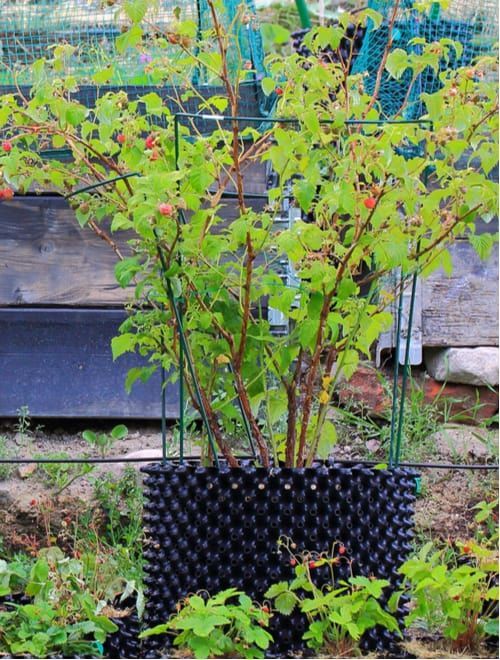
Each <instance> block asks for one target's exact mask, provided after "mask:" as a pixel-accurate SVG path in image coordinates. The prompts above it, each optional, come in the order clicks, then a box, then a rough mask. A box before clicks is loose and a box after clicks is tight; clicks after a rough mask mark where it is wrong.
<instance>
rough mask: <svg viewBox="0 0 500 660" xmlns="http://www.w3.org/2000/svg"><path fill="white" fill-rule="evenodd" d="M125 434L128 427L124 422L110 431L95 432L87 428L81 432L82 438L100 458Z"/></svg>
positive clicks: (123, 437) (125, 435)
mask: <svg viewBox="0 0 500 660" xmlns="http://www.w3.org/2000/svg"><path fill="white" fill-rule="evenodd" d="M127 435H128V429H127V427H126V426H125V425H124V424H118V426H115V427H114V428H113V429H111V432H110V433H95V432H94V431H89V430H87V431H84V432H83V433H82V437H83V439H84V440H85V441H86V442H88V443H89V445H90V446H91V447H92V448H93V449H96V450H97V451H98V452H99V454H100V455H101V457H102V458H104V457H105V456H106V454H107V453H108V451H109V450H110V449H111V447H113V445H114V444H115V442H116V441H117V440H124V439H125V438H126V437H127Z"/></svg>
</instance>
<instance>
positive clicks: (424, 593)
mask: <svg viewBox="0 0 500 660" xmlns="http://www.w3.org/2000/svg"><path fill="white" fill-rule="evenodd" d="M457 545H458V547H459V548H460V553H459V554H458V555H457V554H456V553H451V554H450V553H449V551H448V550H447V549H438V550H436V548H435V546H434V544H433V543H432V542H429V543H426V544H425V545H424V546H423V547H422V548H421V549H420V551H419V552H418V554H417V555H416V556H415V557H412V558H411V559H409V560H408V561H406V562H405V563H404V564H403V566H402V567H401V569H400V573H401V575H402V576H403V580H404V582H403V585H402V589H401V590H400V591H398V592H396V593H395V594H393V596H392V598H391V606H392V607H394V606H395V605H396V604H397V603H398V601H399V598H400V596H401V594H403V593H405V594H409V595H410V597H411V599H412V607H411V610H410V612H409V614H408V616H407V617H406V624H407V625H412V624H416V623H418V624H419V625H420V626H421V627H424V628H425V629H426V630H428V631H429V632H431V633H438V634H442V635H443V636H444V638H445V639H446V640H448V642H449V644H450V647H451V649H452V650H453V651H458V652H467V651H469V652H470V651H477V650H478V648H479V645H480V643H481V641H482V640H483V639H484V637H485V636H486V635H498V616H495V609H496V607H497V603H498V585H495V584H494V583H493V580H494V574H495V573H496V570H497V559H496V556H495V553H494V552H492V551H491V549H488V548H485V547H484V546H481V545H478V544H477V543H475V542H474V541H470V542H468V543H458V544H457Z"/></svg>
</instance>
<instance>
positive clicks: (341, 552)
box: [339, 545, 345, 555]
mask: <svg viewBox="0 0 500 660" xmlns="http://www.w3.org/2000/svg"><path fill="white" fill-rule="evenodd" d="M339 555H345V546H343V545H341V546H340V548H339Z"/></svg>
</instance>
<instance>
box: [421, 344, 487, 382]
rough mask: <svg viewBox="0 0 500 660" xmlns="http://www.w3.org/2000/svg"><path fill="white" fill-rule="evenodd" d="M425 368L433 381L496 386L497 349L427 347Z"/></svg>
mask: <svg viewBox="0 0 500 660" xmlns="http://www.w3.org/2000/svg"><path fill="white" fill-rule="evenodd" d="M424 360H425V366H426V369H427V372H428V374H429V376H431V377H432V378H434V380H437V381H440V382H446V383H459V384H463V385H479V386H488V385H490V386H492V387H494V386H496V385H498V348H496V347H494V346H481V347H478V348H444V349H440V348H438V349H435V348H427V349H426V350H425V353H424Z"/></svg>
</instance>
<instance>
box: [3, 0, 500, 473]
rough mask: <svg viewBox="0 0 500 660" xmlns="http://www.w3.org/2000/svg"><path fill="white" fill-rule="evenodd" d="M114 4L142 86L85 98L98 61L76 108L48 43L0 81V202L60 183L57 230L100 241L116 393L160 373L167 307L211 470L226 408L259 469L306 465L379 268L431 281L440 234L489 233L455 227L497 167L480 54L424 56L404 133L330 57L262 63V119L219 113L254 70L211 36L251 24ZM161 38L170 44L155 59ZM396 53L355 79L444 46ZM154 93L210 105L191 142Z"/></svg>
mask: <svg viewBox="0 0 500 660" xmlns="http://www.w3.org/2000/svg"><path fill="white" fill-rule="evenodd" d="M133 4H135V3H124V11H126V12H129V21H130V29H129V31H128V32H125V33H124V34H123V35H121V37H120V41H119V43H117V47H118V48H119V49H122V51H123V52H126V51H127V49H130V50H131V51H132V52H133V51H139V52H141V53H144V52H150V53H152V55H151V58H149V57H148V62H147V65H146V66H147V69H148V74H149V75H150V76H151V79H152V80H154V82H155V84H157V85H158V93H156V92H155V91H149V92H148V93H145V94H144V95H142V96H141V97H139V98H138V99H132V98H129V96H128V95H127V92H126V91H124V90H122V91H107V90H106V87H105V83H106V81H107V80H110V79H112V75H113V66H112V64H111V65H109V66H107V67H106V68H105V69H104V70H103V71H97V72H96V73H95V75H94V76H93V82H94V83H95V84H96V85H98V86H99V85H100V86H102V90H101V93H100V94H99V95H98V98H97V100H96V102H95V105H94V106H93V107H86V106H84V105H83V104H81V103H80V102H78V100H77V99H76V96H75V94H76V92H77V91H78V88H79V84H81V82H82V81H79V80H77V79H76V78H75V77H74V76H72V75H67V76H65V75H64V70H65V68H64V67H65V64H64V63H65V57H67V55H68V48H70V46H67V45H59V46H57V47H56V48H55V49H54V50H53V52H52V55H53V57H52V59H50V60H47V61H41V60H40V61H38V62H36V63H35V65H34V67H33V71H34V75H35V77H36V81H35V84H34V86H33V89H32V91H31V94H30V95H29V96H26V95H25V94H23V93H22V92H21V90H20V91H19V93H17V94H10V95H8V96H4V97H3V98H2V105H1V111H0V131H1V138H2V140H3V141H4V144H8V145H9V148H7V149H5V148H4V149H3V151H2V152H1V153H0V171H1V179H0V184H1V186H2V188H1V191H2V194H1V199H2V200H3V201H4V202H5V203H8V200H9V199H10V198H11V196H12V191H13V190H15V191H16V194H22V193H23V192H27V191H42V190H44V189H46V188H47V187H50V188H51V189H56V190H58V191H60V192H61V193H62V194H65V195H71V203H72V205H73V207H74V209H75V213H76V218H77V220H78V222H79V223H80V224H81V225H85V226H88V227H90V228H91V229H92V230H93V231H94V232H96V234H97V235H98V236H100V237H101V238H102V239H103V240H105V241H107V243H109V245H110V249H113V250H114V252H115V253H116V257H117V265H116V277H117V279H118V282H119V283H120V284H121V285H122V286H124V287H127V286H132V287H134V293H133V295H131V298H132V299H131V302H130V305H129V312H130V315H129V318H128V319H127V321H126V322H125V323H124V324H123V325H122V327H121V330H120V335H119V336H118V337H116V338H115V339H114V340H113V344H112V349H113V354H114V357H115V358H119V356H120V355H122V354H123V353H126V352H130V351H137V352H139V353H140V354H142V355H145V356H147V357H148V360H149V365H148V366H146V367H144V368H142V369H139V368H136V369H133V370H132V371H131V372H130V374H129V376H128V378H127V383H126V385H127V387H129V388H130V387H131V386H132V384H133V383H134V382H135V381H136V380H138V379H143V380H144V379H146V378H148V377H149V376H150V375H151V373H153V372H154V371H155V370H156V369H158V368H159V367H160V366H161V367H163V368H165V369H166V370H167V371H169V372H170V373H171V376H170V377H171V378H172V379H176V378H178V366H179V347H180V341H179V327H180V326H179V324H180V318H179V314H178V313H177V312H176V309H177V310H179V309H181V310H182V315H183V330H184V333H185V337H186V343H187V345H186V347H185V348H186V351H187V352H188V357H190V358H191V361H192V364H193V368H192V370H191V371H189V370H187V371H186V373H185V378H186V388H187V391H188V394H189V396H190V399H191V402H192V405H193V406H194V408H196V409H198V410H200V409H202V408H203V409H204V410H205V411H206V417H207V421H208V425H209V427H210V429H211V433H212V435H213V437H214V438H215V442H216V444H217V447H218V450H219V451H220V452H221V454H222V455H223V456H224V457H225V458H226V460H227V461H228V463H229V464H230V465H231V466H236V465H237V464H238V461H237V459H236V457H235V450H234V447H235V444H236V441H237V440H238V439H239V438H240V437H241V435H242V430H241V429H242V423H241V422H242V416H241V410H242V411H243V413H244V416H245V418H246V421H247V427H248V429H249V433H250V435H251V436H252V438H253V441H254V443H255V445H256V447H257V452H258V456H259V458H260V462H261V463H262V465H264V466H266V467H267V466H269V465H270V464H271V463H275V464H276V463H278V462H279V461H284V463H285V464H286V465H287V466H304V465H311V463H312V462H313V460H314V459H315V458H316V457H318V456H319V457H322V456H326V455H328V452H329V451H330V449H331V446H332V444H333V443H334V442H335V439H336V434H335V427H334V425H333V424H332V422H331V421H329V420H328V419H327V415H326V413H327V410H328V405H329V401H330V400H331V397H332V395H333V394H334V391H335V387H336V383H337V380H338V377H339V374H341V373H342V374H344V376H346V377H349V376H350V375H351V374H352V373H353V371H354V370H355V368H356V365H357V363H358V359H359V356H360V355H369V353H370V348H371V346H372V343H373V342H374V340H375V339H376V338H377V336H378V335H379V333H380V331H381V330H383V329H385V328H387V326H388V325H389V324H390V322H391V317H390V314H389V313H388V311H387V306H388V305H389V303H390V302H391V301H392V300H393V298H394V292H393V291H390V290H388V289H386V288H385V286H384V284H383V277H384V275H386V274H387V273H389V272H390V271H393V270H395V269H400V270H402V271H403V272H404V273H405V274H408V273H412V272H415V271H416V270H418V271H420V272H422V273H423V274H424V275H425V274H426V273H429V272H430V271H431V270H433V269H436V268H438V267H440V266H442V267H443V268H444V270H445V271H446V272H447V273H449V272H450V270H451V260H450V255H449V252H448V251H447V247H448V246H449V244H450V243H451V242H452V241H453V240H454V238H455V237H457V236H466V237H467V238H468V239H469V240H470V241H471V243H472V244H473V245H474V247H475V248H476V249H477V251H478V252H479V254H480V255H481V256H482V257H486V256H488V254H489V253H490V251H491V249H492V243H493V238H492V236H491V235H490V234H481V235H477V234H476V233H475V220H476V218H477V217H478V216H481V217H482V218H483V219H485V220H488V219H490V218H491V217H492V216H493V214H494V213H495V210H496V199H497V197H496V186H495V184H494V183H493V182H492V181H491V180H490V179H489V174H490V173H491V172H492V170H493V168H494V167H495V165H496V164H497V162H498V145H497V140H498V123H497V122H498V117H497V114H498V113H497V110H498V100H497V87H496V84H495V83H494V82H491V79H490V74H489V71H490V70H491V69H492V68H494V67H495V62H494V61H493V59H492V58H483V59H480V60H478V61H477V62H476V63H475V64H474V66H473V67H469V68H467V69H464V70H451V69H450V70H448V69H445V70H444V71H443V72H442V73H441V74H440V79H441V82H442V88H441V89H440V90H439V91H438V92H437V93H435V94H433V95H427V96H425V98H424V99H423V100H424V101H425V104H426V107H427V115H426V116H425V117H423V118H422V119H423V121H422V122H420V123H412V124H406V123H400V122H398V120H400V119H401V118H402V117H404V113H405V109H406V107H407V103H408V99H409V98H410V93H408V94H407V95H406V99H405V102H404V103H403V105H402V107H401V108H400V110H399V112H398V113H397V115H396V117H395V123H383V120H384V117H382V116H381V110H380V106H379V104H378V102H377V99H378V93H379V87H380V85H377V84H376V85H375V89H374V92H373V94H372V95H369V94H367V93H366V91H365V89H364V85H363V76H362V75H351V74H350V58H348V60H347V61H346V60H345V58H340V60H339V62H338V63H325V62H323V61H319V60H318V59H316V58H315V57H314V56H313V55H311V56H308V57H302V56H300V55H297V54H294V55H290V56H282V55H273V56H271V57H269V58H268V62H267V66H268V74H267V75H266V76H265V77H264V78H263V80H262V81H261V85H262V89H263V92H264V93H265V94H267V95H274V96H275V97H276V99H275V100H276V105H275V109H274V117H276V118H283V120H282V121H274V122H272V123H268V124H264V125H263V126H261V127H260V130H257V128H259V127H258V126H257V124H253V123H250V125H248V123H247V124H246V125H245V123H244V122H240V121H238V120H237V119H229V120H224V119H221V116H222V115H226V116H228V117H237V116H238V115H239V112H240V95H239V91H240V88H241V86H242V85H244V84H246V83H249V82H252V80H255V79H256V77H257V74H256V72H255V71H253V70H252V68H251V67H252V64H251V62H250V63H249V62H247V61H240V62H239V66H237V67H234V62H235V59H236V60H238V57H239V55H238V51H237V49H236V48H235V47H234V40H233V39H232V36H231V35H233V34H234V33H235V31H237V30H239V29H247V28H248V26H249V25H250V24H251V22H252V21H253V20H254V19H253V17H250V16H249V15H248V14H247V13H246V12H245V8H244V5H243V6H242V8H241V11H240V13H239V14H238V16H237V17H236V19H235V21H234V22H233V24H232V25H230V26H229V27H224V24H223V22H222V21H221V20H220V16H221V12H222V9H221V6H220V4H219V3H218V2H216V1H210V2H209V3H208V4H209V6H210V10H211V13H212V19H213V26H212V28H211V29H210V30H207V31H205V32H203V33H202V34H196V30H195V27H196V26H195V25H194V23H192V21H190V20H187V19H186V17H185V16H183V15H182V10H179V11H178V12H177V13H176V18H175V21H174V22H173V23H172V25H170V26H167V27H165V26H163V27H162V26H156V27H155V26H151V25H150V24H149V23H148V16H149V14H147V11H146V9H147V6H148V3H147V2H146V1H145V2H141V3H140V7H141V11H132V10H131V9H130V8H131V6H132V5H133ZM138 6H139V5H138ZM145 8H146V9H145ZM143 9H144V11H143ZM368 17H369V18H370V19H371V20H372V21H373V22H374V23H375V24H376V25H377V24H378V23H379V19H380V17H379V16H378V15H377V14H375V12H373V11H371V10H365V11H363V12H360V13H357V14H356V15H355V16H349V15H348V14H347V13H346V14H343V15H342V16H341V19H340V25H339V26H337V27H320V28H318V29H317V30H316V31H314V32H312V33H311V34H309V35H308V37H307V41H308V44H309V46H310V48H309V50H310V52H313V53H314V52H315V51H317V50H319V49H321V48H324V47H328V48H329V49H331V50H335V49H338V48H339V44H340V41H341V40H342V39H343V38H344V31H345V26H346V25H347V24H348V23H355V24H359V23H364V22H365V21H366V19H367V18H368ZM271 32H272V30H271ZM279 39H280V40H281V41H282V40H283V31H282V30H280V33H279ZM342 43H343V44H344V46H345V41H343V42H342ZM344 46H343V47H344ZM167 47H168V49H170V50H171V49H172V47H173V48H177V49H178V51H177V52H178V56H177V57H170V55H168V56H167V54H166V53H167V51H166V50H165V49H166V48H167ZM418 47H419V50H418V54H415V53H405V52H404V51H401V50H400V49H399V50H398V52H397V53H396V54H395V55H394V54H389V53H388V52H387V53H386V54H385V55H384V57H383V58H382V60H381V64H380V72H379V73H380V75H379V76H378V77H377V79H380V78H381V74H382V71H383V69H384V68H386V69H387V70H388V72H389V74H390V75H391V76H392V77H393V78H394V80H395V82H394V84H400V83H398V79H400V78H401V76H402V75H403V73H404V72H407V71H408V70H409V72H410V73H411V74H412V76H411V79H412V81H413V82H412V84H413V83H414V82H416V81H417V80H418V75H419V73H421V72H422V71H425V69H426V68H427V67H430V68H431V69H434V70H435V71H437V70H438V69H439V67H440V65H442V64H443V62H446V61H447V58H448V57H449V56H450V53H452V52H453V50H458V51H459V50H460V48H461V46H460V44H455V43H452V42H450V41H449V40H441V41H439V42H436V43H432V44H425V43H419V44H418ZM170 50H169V51H168V53H169V54H170ZM163 53H165V54H163ZM240 60H241V57H240ZM229 63H230V64H231V66H230V65H229ZM235 68H236V69H237V70H238V71H239V72H240V73H235V74H233V73H232V71H233V70H234V69H235ZM200 71H201V72H203V74H204V76H205V80H207V81H209V82H211V83H213V84H218V85H219V89H221V90H222V92H221V93H217V94H216V95H215V96H212V97H211V98H208V99H205V98H203V97H202V96H201V95H200V88H199V87H197V86H196V85H194V84H193V83H192V82H191V81H192V80H193V79H194V78H193V74H194V73H195V72H200ZM230 72H231V73H230ZM179 80H181V81H182V82H181V83H180V84H179V82H178V81H179ZM84 82H87V81H84ZM169 84H170V85H171V87H169V89H171V90H172V97H173V98H174V99H175V103H176V104H177V105H178V107H179V108H180V109H181V110H182V108H183V107H184V104H186V103H188V102H193V101H194V102H197V103H198V108H199V114H200V115H204V116H210V117H211V119H209V120H208V121H209V124H210V126H212V127H213V130H212V131H211V132H210V133H209V134H206V133H202V132H201V130H200V128H199V123H198V121H197V119H196V118H192V117H184V118H183V119H181V120H179V121H178V122H176V120H175V117H174V115H173V114H172V110H171V109H169V106H168V104H167V103H166V102H165V100H164V99H163V98H162V96H161V95H160V93H159V92H160V89H161V88H162V87H163V86H165V85H169ZM381 121H382V123H380V122H381ZM371 122H373V123H371ZM44 149H56V150H57V149H63V150H66V156H67V153H69V154H70V155H71V159H70V160H68V159H67V158H57V154H56V157H55V158H54V157H53V158H51V159H50V160H48V159H44V158H43V157H42V155H41V153H40V152H42V151H43V150H44ZM258 163H262V164H265V163H270V164H271V165H272V167H273V169H274V171H275V172H276V173H277V179H276V181H277V183H276V185H274V186H273V187H272V189H271V190H270V191H269V203H268V204H267V205H266V206H265V207H264V209H263V210H259V209H256V208H255V206H252V204H251V203H250V198H249V196H248V194H247V190H248V185H249V182H250V181H249V179H251V176H250V175H248V171H249V166H251V165H254V164H258ZM426 179H428V184H427V185H426V184H425V180H426ZM6 191H7V192H6ZM227 195H230V196H232V197H234V201H232V202H231V203H232V205H233V209H234V212H235V214H236V217H235V219H234V220H233V221H232V222H230V223H228V222H227V221H226V220H225V219H224V218H223V213H222V211H223V209H224V207H225V206H227V204H228V202H227ZM290 196H291V199H292V204H295V205H296V206H297V208H298V209H300V212H301V214H302V217H301V219H298V220H297V221H296V222H295V223H294V224H293V225H292V226H291V227H289V228H285V229H280V228H278V225H277V223H276V222H275V220H276V218H277V217H278V216H279V215H280V210H281V208H282V207H283V206H286V204H287V203H288V201H289V198H290ZM105 219H109V220H110V221H111V231H109V229H108V228H107V226H106V223H105ZM122 231H127V232H130V235H131V238H130V240H129V241H128V248H127V249H126V250H123V249H121V248H120V247H119V246H118V245H117V242H116V240H115V238H114V236H115V235H116V234H117V233H118V232H122ZM281 260H289V261H290V262H291V264H292V266H293V269H294V279H295V281H294V282H292V283H290V282H285V281H283V279H282V278H281V277H280V276H279V274H278V273H277V272H276V269H275V265H276V264H277V263H278V262H279V261H281ZM265 300H267V301H268V304H269V305H270V306H271V307H273V308H275V309H277V310H279V311H280V312H282V313H283V314H284V316H285V317H286V318H287V319H288V321H289V323H290V332H289V334H288V335H287V336H286V337H283V336H276V335H274V334H272V333H271V329H270V325H269V322H268V320H267V319H266V317H265V313H264V310H263V301H265ZM174 303H175V305H174ZM195 380H196V381H197V383H198V384H199V392H197V391H196V387H195ZM235 395H237V397H238V398H239V401H240V403H241V410H240V408H239V407H238V406H237V405H236V404H235Z"/></svg>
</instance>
